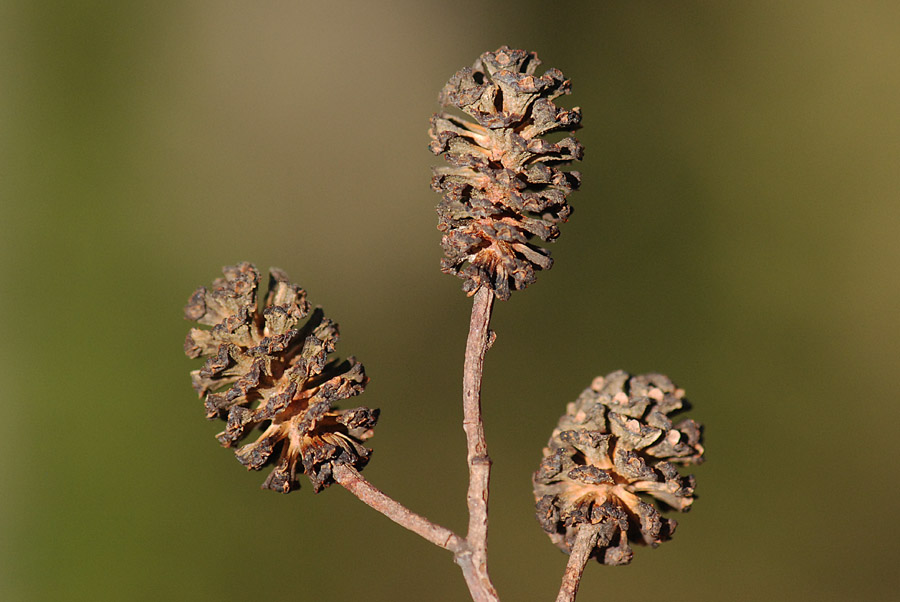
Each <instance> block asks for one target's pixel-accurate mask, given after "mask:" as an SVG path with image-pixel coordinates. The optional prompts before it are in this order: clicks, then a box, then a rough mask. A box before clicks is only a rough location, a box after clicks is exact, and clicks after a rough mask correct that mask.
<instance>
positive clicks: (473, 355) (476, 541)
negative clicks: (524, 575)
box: [463, 287, 499, 600]
mask: <svg viewBox="0 0 900 602" xmlns="http://www.w3.org/2000/svg"><path fill="white" fill-rule="evenodd" d="M493 301H494V294H493V292H492V291H491V290H490V289H488V288H486V287H482V288H480V289H478V291H477V292H476V293H475V299H474V302H473V304H472V318H471V321H470V322H469V337H468V339H467V341H466V359H465V364H464V367H463V429H464V430H465V432H466V447H467V454H466V461H467V462H468V465H469V490H468V492H467V494H466V501H467V504H468V507H469V530H468V533H467V534H466V541H467V542H468V543H469V546H471V548H472V560H473V563H474V565H475V570H476V573H477V576H478V578H479V580H480V581H481V582H482V585H483V589H484V591H485V592H486V593H487V594H488V595H489V596H491V597H489V598H486V599H488V600H499V597H498V595H497V591H496V590H495V589H494V586H493V584H492V583H491V579H490V577H489V576H488V567H487V535H488V490H489V484H490V479H491V458H490V456H488V451H487V443H486V442H485V439H484V422H483V421H482V417H481V381H482V373H483V368H484V354H485V353H486V352H487V349H488V346H489V342H488V339H489V327H490V323H491V307H492V305H493Z"/></svg>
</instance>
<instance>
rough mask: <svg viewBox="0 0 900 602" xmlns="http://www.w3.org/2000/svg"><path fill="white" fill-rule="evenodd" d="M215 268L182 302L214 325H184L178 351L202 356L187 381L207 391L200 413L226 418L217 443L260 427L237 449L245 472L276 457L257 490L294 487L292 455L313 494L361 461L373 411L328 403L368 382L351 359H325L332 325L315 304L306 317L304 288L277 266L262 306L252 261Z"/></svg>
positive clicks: (189, 314) (193, 316) (334, 335)
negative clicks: (338, 470) (337, 471)
mask: <svg viewBox="0 0 900 602" xmlns="http://www.w3.org/2000/svg"><path fill="white" fill-rule="evenodd" d="M222 271H223V273H224V274H225V277H224V278H218V279H217V280H215V281H214V282H213V285H212V288H211V289H207V288H206V287H200V288H198V289H197V290H196V291H195V292H194V294H193V296H192V297H191V299H190V301H189V302H188V304H187V305H186V306H185V308H184V315H185V318H186V319H188V320H193V321H195V322H199V323H200V324H204V325H206V326H211V327H212V328H211V329H201V328H193V329H191V331H190V333H189V334H188V336H187V339H186V340H185V342H184V352H185V353H186V354H187V355H188V356H189V357H192V358H196V357H200V356H205V357H207V360H206V363H205V364H204V365H203V368H201V369H200V370H194V371H193V372H191V380H192V381H193V384H194V389H196V391H197V393H198V394H199V395H200V397H205V400H204V404H205V406H206V415H207V417H208V418H210V419H215V418H222V419H224V420H225V421H226V427H225V430H224V431H223V432H221V433H219V434H218V435H217V439H218V440H219V442H220V443H221V444H222V445H223V446H224V447H233V446H235V445H236V444H238V442H239V441H240V440H241V439H243V438H244V437H245V436H246V435H248V434H249V433H250V431H252V430H253V429H255V428H256V427H259V428H260V429H261V430H262V434H261V435H259V437H258V438H257V439H256V440H255V441H253V442H251V443H247V444H245V445H241V446H240V447H238V448H237V449H236V450H235V456H237V459H238V460H239V461H240V462H241V463H242V464H244V466H246V467H247V468H248V469H254V470H259V469H261V468H262V467H263V466H265V465H268V464H273V465H274V470H273V471H272V472H271V473H270V475H269V477H268V478H267V479H266V481H265V483H264V484H263V488H264V489H271V490H273V491H280V492H282V493H288V492H290V491H291V490H293V489H296V488H298V487H299V483H298V482H297V479H296V473H297V463H298V461H299V462H300V470H301V471H302V472H305V473H306V475H307V476H308V477H309V479H310V481H312V484H313V489H314V490H315V491H320V490H321V489H322V488H324V487H327V486H328V485H330V484H331V483H333V482H334V480H333V478H332V469H333V467H334V465H335V464H350V465H353V466H355V467H357V468H362V467H363V466H365V464H366V462H367V461H368V459H369V454H370V453H371V450H369V449H367V448H366V447H364V446H363V445H362V442H363V441H364V440H366V439H368V438H369V437H371V436H372V429H373V427H374V426H375V423H376V421H377V419H378V410H370V409H369V408H365V407H360V408H355V409H352V410H338V409H335V408H334V407H333V406H332V404H334V403H335V402H337V401H340V400H342V399H346V398H348V397H352V396H354V395H358V394H359V393H361V392H362V391H363V389H364V388H365V386H366V383H367V381H368V378H367V377H366V375H365V372H364V371H363V366H362V364H360V363H358V362H357V361H356V360H355V359H354V358H352V357H351V358H348V359H347V360H346V361H344V362H338V361H336V360H332V361H329V360H328V355H329V354H330V353H331V352H332V351H334V346H335V344H336V343H337V340H338V327H337V324H335V323H334V322H332V321H331V320H328V319H327V318H325V317H324V315H323V313H322V310H321V308H316V309H315V310H314V311H313V312H312V313H311V314H310V306H309V303H307V301H306V292H305V291H304V290H303V289H302V288H300V287H299V286H297V285H295V284H291V283H290V282H289V281H288V278H287V276H286V275H285V274H284V272H282V271H281V270H278V269H275V268H272V269H271V270H270V271H269V291H268V294H267V296H266V301H265V306H264V308H263V310H262V313H260V312H259V311H258V309H257V301H256V292H257V286H258V284H259V272H258V271H257V270H256V268H255V267H254V266H253V265H251V264H249V263H241V264H239V265H236V266H229V267H226V268H224V269H223V270H222ZM307 317H308V319H307V320H306V322H305V324H302V325H301V321H302V320H303V319H304V318H307Z"/></svg>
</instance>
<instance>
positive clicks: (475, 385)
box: [184, 46, 703, 602]
mask: <svg viewBox="0 0 900 602" xmlns="http://www.w3.org/2000/svg"><path fill="white" fill-rule="evenodd" d="M539 64H540V61H539V60H538V58H537V55H536V54H535V53H533V52H526V51H524V50H514V49H510V48H508V47H506V46H503V47H501V48H500V49H498V50H497V51H496V52H486V53H484V54H483V55H481V56H480V57H479V58H478V59H477V60H476V61H475V64H474V65H473V66H472V67H471V68H465V69H462V70H460V71H459V72H457V73H456V74H455V75H454V76H453V77H452V78H451V79H450V81H449V82H448V83H447V85H446V86H445V87H444V89H443V91H442V92H441V94H440V102H441V104H442V105H443V106H444V107H445V108H452V109H455V110H458V111H461V112H462V113H464V114H466V115H468V116H469V117H471V118H472V119H474V122H473V121H470V120H469V119H467V118H465V117H463V116H462V115H454V114H451V113H447V112H442V113H438V114H436V115H434V116H433V117H432V120H431V130H430V136H431V138H432V143H431V150H432V151H433V152H434V153H435V154H442V155H444V157H445V158H446V159H447V161H448V162H449V163H450V166H449V167H439V168H435V170H434V177H433V179H432V187H433V188H434V189H435V190H436V191H438V192H441V193H442V200H441V202H440V204H439V205H438V207H437V212H438V216H439V222H438V229H439V230H440V231H441V232H443V237H442V240H441V244H442V247H443V250H444V255H445V257H444V259H443V260H442V262H441V269H442V271H444V272H446V273H449V274H454V275H457V276H459V277H460V278H462V279H463V280H464V285H463V290H464V291H466V293H467V294H468V295H469V296H472V297H473V306H472V316H471V320H470V323H469V336H468V339H467V341H466V353H465V364H464V367H463V429H464V430H465V433H466V442H467V454H466V459H467V463H468V467H469V484H468V491H467V495H466V500H467V506H468V511H469V524H468V530H467V532H466V534H465V536H464V537H463V536H460V535H457V534H456V533H454V532H453V531H451V530H449V529H447V528H445V527H442V526H440V525H437V524H435V523H433V522H432V521H430V520H428V519H427V518H425V517H423V516H420V515H418V514H416V513H414V512H412V511H411V510H409V509H408V508H406V507H405V506H403V505H402V504H400V503H399V502H397V501H396V500H394V499H392V498H391V497H389V496H387V495H386V494H384V493H383V492H382V491H380V490H379V489H377V488H376V487H375V486H374V485H372V484H371V483H369V481H368V480H366V479H365V478H364V477H363V476H362V474H361V473H360V470H361V469H362V468H363V467H364V466H365V465H366V463H367V462H368V460H369V456H370V453H371V452H370V450H369V449H368V448H366V447H365V445H364V442H365V441H366V440H367V439H369V438H370V437H371V436H372V433H373V428H374V426H375V423H376V421H377V419H378V410H371V409H369V408H367V407H357V408H352V409H340V408H339V407H338V406H337V405H336V404H339V403H340V404H343V403H344V402H345V401H346V400H347V399H349V398H350V397H354V396H356V395H359V394H360V393H362V392H363V390H364V388H365V386H366V383H367V381H368V379H367V377H366V376H365V373H364V371H363V367H362V364H360V363H358V362H357V361H356V360H355V359H354V358H352V357H350V358H348V359H347V360H344V361H340V360H337V359H333V358H331V354H332V353H333V352H334V350H335V345H336V344H337V340H338V328H337V325H336V324H335V323H333V322H331V321H330V320H328V319H327V318H325V316H324V314H323V312H322V309H321V308H315V309H312V310H311V308H310V306H309V304H308V302H307V300H306V292H305V291H304V290H303V289H302V288H300V287H299V286H297V285H295V284H292V283H291V282H290V281H289V280H288V278H287V276H286V275H285V274H284V273H283V272H281V271H280V270H277V269H274V268H273V269H272V270H270V276H269V285H268V291H267V293H266V297H265V300H264V303H263V304H262V307H261V308H260V307H259V306H258V303H257V289H258V285H259V272H258V271H257V270H256V268H255V267H254V266H253V265H251V264H249V263H242V264H239V265H236V266H230V267H226V268H224V270H223V273H224V277H223V278H219V279H217V280H215V281H214V282H213V284H212V286H211V287H210V288H205V287H201V288H199V289H197V290H196V291H195V292H194V294H193V296H191V298H190V301H189V302H188V304H187V306H186V307H185V317H186V318H187V319H189V320H192V321H195V322H198V323H199V324H200V325H203V326H206V327H207V328H193V329H192V330H191V331H190V333H189V334H188V336H187V339H186V340H185V345H184V349H185V353H186V354H187V355H188V356H189V357H192V358H199V357H205V358H206V361H205V363H204V365H203V367H202V368H200V369H199V370H195V371H193V372H192V373H191V379H192V382H193V385H194V388H195V390H196V391H197V393H198V395H199V396H200V397H201V398H203V400H204V405H205V408H206V415H207V417H208V418H210V419H213V420H214V419H223V420H224V421H225V430H224V431H222V432H221V433H219V434H218V435H217V439H218V440H219V442H220V443H221V444H222V445H223V446H224V447H231V448H234V453H235V456H236V457H237V459H238V460H239V461H240V462H241V463H242V464H243V465H244V466H246V467H247V468H248V469H252V470H260V469H262V468H263V467H269V466H271V467H272V470H271V472H270V473H269V476H268V478H267V479H266V480H265V482H264V483H263V488H265V489H271V490H274V491H279V492H282V493H289V492H290V491H292V490H294V489H296V488H298V487H299V486H300V485H299V482H298V480H297V473H298V471H299V472H303V473H305V474H306V475H307V477H308V478H309V479H310V481H311V483H312V485H313V490H314V491H315V492H318V491H320V490H322V489H324V488H325V487H327V486H329V485H331V484H333V483H338V484H340V485H341V486H343V487H344V488H345V489H347V490H348V491H349V492H350V493H352V494H353V495H355V496H356V497H358V498H359V499H360V500H361V501H363V502H364V503H366V504H368V505H369V506H371V507H372V508H374V509H375V510H377V511H379V512H381V513H382V514H384V515H385V516H387V517H388V518H390V519H391V520H393V521H394V522H396V523H397V524H399V525H401V526H403V527H405V528H407V529H409V530H411V531H413V532H415V533H417V534H418V535H420V536H422V537H423V538H425V539H426V540H428V541H430V542H431V543H433V544H435V545H437V546H439V547H441V548H444V549H446V550H448V551H450V552H452V553H453V556H454V560H455V561H456V563H457V564H458V565H459V566H460V568H461V569H462V573H463V577H464V578H465V581H466V585H467V586H468V588H469V592H470V594H471V597H472V599H473V600H475V601H476V602H496V601H499V599H500V598H499V595H498V593H497V590H496V588H495V587H494V585H493V583H492V582H491V579H490V575H489V572H488V563H487V560H488V553H487V534H488V499H489V490H490V468H491V459H490V457H489V456H488V450H487V443H486V441H485V435H484V424H483V420H482V414H481V381H482V374H483V363H484V356H485V353H486V352H487V350H488V348H489V347H490V345H491V343H492V341H493V339H494V336H495V335H494V333H493V331H491V330H490V320H491V313H492V311H493V303H494V300H495V299H500V300H506V299H508V298H509V297H510V294H511V292H512V291H514V290H522V289H524V288H525V287H526V286H528V285H529V284H531V283H532V282H534V280H535V272H536V271H538V270H543V269H548V268H550V267H551V265H552V260H551V258H550V253H549V252H548V251H547V249H545V248H544V247H542V246H539V245H538V244H537V243H536V239H537V240H541V241H545V242H551V241H554V240H555V239H556V238H557V237H558V235H559V230H558V224H559V222H563V221H566V220H567V219H568V217H569V216H570V215H571V213H572V209H571V207H570V206H569V205H568V203H567V201H566V197H567V196H568V195H569V193H570V192H572V191H573V190H575V189H577V188H578V186H579V184H580V181H581V176H580V174H579V173H578V172H575V171H564V170H562V169H561V167H562V166H564V165H566V164H567V163H569V162H570V161H572V160H577V159H580V158H581V156H582V152H583V151H582V147H581V144H580V143H579V142H578V141H577V140H575V139H574V138H572V137H570V136H568V137H564V138H563V139H562V140H560V141H559V142H555V143H554V142H550V141H548V140H547V139H546V138H543V136H544V135H546V134H548V133H550V132H556V131H562V132H571V131H573V130H575V129H577V128H578V126H579V124H580V122H581V112H580V110H579V109H578V108H574V109H564V108H561V107H558V106H556V105H555V104H554V102H553V101H554V100H555V99H556V98H558V97H560V96H561V95H564V94H568V93H569V92H570V90H571V85H570V83H569V81H568V80H566V79H565V78H564V77H563V74H562V73H561V72H560V71H559V70H557V69H549V70H547V71H545V72H544V73H543V74H542V75H539V76H537V75H535V69H536V68H537V66H538V65H539ZM686 409H687V403H686V401H685V400H684V391H682V390H681V389H678V388H676V387H675V385H673V384H672V382H671V381H670V380H669V379H668V378H667V377H665V376H662V375H660V374H645V375H640V376H630V375H628V374H627V373H625V372H621V371H619V372H613V373H612V374H609V375H607V376H605V377H598V378H596V379H595V380H594V382H593V383H592V384H591V386H590V387H589V388H588V389H586V390H585V391H584V392H583V393H582V394H581V395H580V396H579V397H578V399H577V400H576V401H575V402H573V403H570V404H569V405H568V407H567V409H566V413H565V414H564V415H563V416H562V417H561V418H560V419H559V423H558V425H557V427H556V429H555V430H554V431H553V433H552V435H551V437H550V442H549V444H548V446H547V448H545V449H544V458H543V460H542V461H541V463H540V466H539V468H538V470H537V471H536V472H535V473H534V475H533V483H534V492H535V500H536V511H537V517H538V522H539V523H540V526H541V527H543V529H544V531H545V532H546V533H547V534H548V535H549V536H550V539H551V540H552V541H553V542H554V543H555V544H556V545H557V546H559V547H560V548H561V549H562V550H563V551H564V552H566V553H567V554H569V556H570V557H569V561H568V564H567V566H566V568H565V572H564V574H563V580H562V584H561V586H560V589H559V593H558V595H557V602H564V601H572V600H574V599H575V595H576V593H577V591H578V585H579V583H580V580H581V575H582V573H583V571H584V569H585V566H586V564H587V561H588V560H589V559H590V558H591V557H594V558H596V559H597V560H598V561H599V562H601V563H603V564H607V565H622V564H627V563H629V562H631V560H632V555H633V553H632V549H631V546H630V544H642V545H649V546H653V547H655V546H656V545H658V544H659V543H660V542H662V541H666V540H668V539H669V538H670V537H671V535H672V533H673V531H674V529H675V524H676V523H675V521H674V520H672V519H669V518H664V517H663V515H662V513H663V512H665V511H667V510H678V511H682V512H683V511H686V510H688V509H689V508H690V506H691V504H692V503H693V500H694V478H693V477H692V476H682V475H681V474H680V473H679V471H678V469H677V468H676V466H677V465H679V464H681V465H684V464H697V463H699V462H700V461H701V460H702V459H703V447H702V446H701V443H700V439H701V429H700V426H699V425H698V424H697V423H695V422H694V421H692V420H690V419H685V420H681V421H680V422H678V423H677V424H676V423H673V421H672V416H674V415H675V414H677V413H678V412H680V411H683V410H686ZM254 434H255V438H254V439H253V440H252V441H245V439H249V438H252V437H253V435H254ZM654 503H655V505H654Z"/></svg>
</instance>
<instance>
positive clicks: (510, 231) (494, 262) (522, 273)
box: [429, 46, 583, 300]
mask: <svg viewBox="0 0 900 602" xmlns="http://www.w3.org/2000/svg"><path fill="white" fill-rule="evenodd" d="M538 65H540V61H539V60H538V58H537V54H535V53H534V52H527V51H525V50H514V49H511V48H509V47H508V46H503V47H501V48H500V49H499V50H497V51H496V52H485V53H484V54H482V55H481V57H479V58H478V60H476V61H475V64H474V65H473V66H472V67H467V68H465V69H462V70H460V71H458V72H457V73H456V75H454V76H453V77H452V78H451V79H450V81H449V82H447V85H446V86H444V89H443V91H442V92H441V94H440V99H439V100H440V102H441V104H442V105H443V106H445V107H452V108H454V109H458V110H460V111H462V112H464V113H466V114H467V115H469V116H470V117H472V118H473V119H474V120H475V121H474V122H473V121H470V120H468V119H464V118H462V117H459V116H457V115H453V114H451V113H447V112H444V113H437V114H435V115H434V116H433V117H432V118H431V131H430V132H429V133H430V135H431V138H432V142H431V145H430V148H431V151H432V152H433V153H435V154H436V155H444V158H445V159H446V160H447V162H448V163H450V167H437V168H435V169H434V177H433V179H432V183H431V185H432V188H433V189H434V190H435V191H437V192H441V193H442V194H443V200H441V202H440V204H439V205H438V207H437V212H438V216H439V218H440V221H439V223H438V229H439V230H441V232H443V233H444V235H443V237H442V240H441V245H442V247H443V250H444V255H445V257H444V259H443V260H442V262H441V269H442V271H444V272H445V273H447V274H455V275H457V276H459V277H460V278H462V279H463V280H464V281H465V284H464V285H463V290H465V291H466V292H467V293H468V294H469V295H474V294H475V292H476V291H477V290H478V289H479V288H480V287H485V288H488V289H490V290H491V291H493V293H494V295H496V296H497V298H498V299H503V300H505V299H508V298H509V296H510V293H511V291H513V290H521V289H524V288H525V287H526V286H528V285H529V284H531V283H532V282H534V280H535V272H536V271H537V270H546V269H549V268H550V267H551V266H552V265H553V260H552V259H551V258H550V253H549V251H547V250H546V249H544V248H542V247H540V246H538V245H537V244H535V240H534V239H535V238H537V239H540V240H542V241H553V240H555V239H556V238H557V237H558V236H559V227H558V224H559V222H564V221H566V220H567V219H568V217H569V215H571V213H572V208H571V207H570V206H569V205H568V204H567V203H566V197H567V196H568V194H569V193H570V192H572V191H573V190H575V189H577V188H578V186H579V184H580V182H581V174H580V173H578V172H577V171H563V170H562V169H560V167H561V166H563V165H565V164H567V163H569V162H570V161H572V160H577V159H581V157H582V154H583V149H582V146H581V144H580V143H579V142H578V141H577V140H576V139H575V138H573V137H571V136H569V137H566V138H563V139H562V140H561V141H559V142H557V143H553V142H549V141H548V140H545V139H544V138H542V136H544V135H546V134H548V133H550V132H555V131H567V132H571V131H574V130H575V129H577V128H578V126H579V124H580V123H581V110H580V109H579V108H577V107H576V108H573V109H570V110H567V109H562V108H560V107H557V106H556V105H555V104H554V103H553V101H554V99H556V98H558V97H560V96H562V95H564V94H569V92H570V90H571V84H570V82H569V80H567V79H565V77H564V76H563V74H562V72H561V71H559V70H558V69H548V70H547V71H546V72H545V73H544V74H543V75H540V76H536V75H534V72H535V69H536V68H537V66H538Z"/></svg>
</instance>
